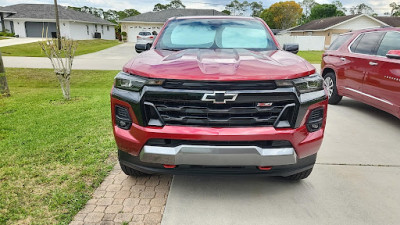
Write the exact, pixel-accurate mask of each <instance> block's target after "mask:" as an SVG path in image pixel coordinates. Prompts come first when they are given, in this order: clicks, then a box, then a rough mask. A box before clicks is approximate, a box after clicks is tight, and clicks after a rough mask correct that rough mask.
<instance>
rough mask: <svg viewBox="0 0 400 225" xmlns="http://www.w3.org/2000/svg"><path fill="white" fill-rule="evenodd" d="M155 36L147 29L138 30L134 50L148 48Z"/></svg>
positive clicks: (140, 50)
mask: <svg viewBox="0 0 400 225" xmlns="http://www.w3.org/2000/svg"><path fill="white" fill-rule="evenodd" d="M156 37H157V35H155V34H153V33H151V32H149V31H142V32H139V34H138V35H137V37H136V39H137V42H136V45H135V49H136V52H137V53H141V52H143V51H146V50H149V49H150V47H151V45H152V44H153V42H154V39H155V38H156Z"/></svg>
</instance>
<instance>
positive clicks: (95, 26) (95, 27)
mask: <svg viewBox="0 0 400 225" xmlns="http://www.w3.org/2000/svg"><path fill="white" fill-rule="evenodd" d="M94 29H95V30H96V32H97V24H96V25H94Z"/></svg>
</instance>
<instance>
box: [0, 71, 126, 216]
mask: <svg viewBox="0 0 400 225" xmlns="http://www.w3.org/2000/svg"><path fill="white" fill-rule="evenodd" d="M6 72H7V78H8V81H9V86H10V90H11V97H9V98H0V156H1V157H0V224H10V223H12V224H56V223H58V224H67V223H68V222H70V220H71V219H72V218H73V216H74V215H75V214H76V213H77V212H78V211H79V210H80V209H81V208H83V206H84V205H85V203H86V201H87V200H89V199H90V196H91V194H92V193H93V191H94V190H95V188H96V187H97V186H98V185H99V184H100V182H101V181H102V180H103V179H104V177H105V176H106V175H107V173H108V172H109V171H110V170H111V168H112V165H113V164H114V163H115V158H116V146H115V143H114V139H113V135H112V127H111V119H110V103H109V99H110V97H109V93H110V89H111V86H112V83H113V77H114V76H115V74H116V73H117V72H118V71H73V73H72V78H71V79H72V89H71V96H72V100H71V101H68V102H66V101H64V100H63V99H62V93H61V90H60V88H59V86H58V81H57V79H56V77H55V75H54V74H53V72H52V70H47V69H11V68H7V69H6Z"/></svg>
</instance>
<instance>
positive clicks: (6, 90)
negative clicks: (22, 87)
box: [0, 52, 10, 97]
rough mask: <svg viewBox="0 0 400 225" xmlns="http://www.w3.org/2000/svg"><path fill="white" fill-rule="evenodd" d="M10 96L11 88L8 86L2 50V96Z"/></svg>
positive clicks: (0, 79)
mask: <svg viewBox="0 0 400 225" xmlns="http://www.w3.org/2000/svg"><path fill="white" fill-rule="evenodd" d="M1 96H6V97H8V96H10V89H9V88H8V83H7V77H6V71H5V70H4V64H3V57H2V56H1V52H0V97H1Z"/></svg>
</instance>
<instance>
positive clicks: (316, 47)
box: [275, 34, 325, 51]
mask: <svg viewBox="0 0 400 225" xmlns="http://www.w3.org/2000/svg"><path fill="white" fill-rule="evenodd" d="M275 37H276V39H277V40H278V42H279V44H280V45H281V46H282V47H283V44H291V43H296V44H299V50H300V51H322V50H324V47H325V37H324V36H290V34H286V35H277V36H275Z"/></svg>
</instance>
